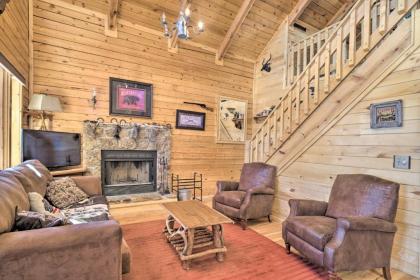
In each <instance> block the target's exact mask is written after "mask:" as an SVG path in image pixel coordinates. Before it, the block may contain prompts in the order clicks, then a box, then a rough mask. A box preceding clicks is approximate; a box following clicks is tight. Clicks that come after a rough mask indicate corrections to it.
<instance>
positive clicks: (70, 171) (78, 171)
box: [51, 166, 86, 177]
mask: <svg viewBox="0 0 420 280" xmlns="http://www.w3.org/2000/svg"><path fill="white" fill-rule="evenodd" d="M85 172H86V167H84V166H74V167H69V168H65V169H55V170H53V171H51V175H52V176H53V177H64V176H70V175H73V176H74V175H84V173H85Z"/></svg>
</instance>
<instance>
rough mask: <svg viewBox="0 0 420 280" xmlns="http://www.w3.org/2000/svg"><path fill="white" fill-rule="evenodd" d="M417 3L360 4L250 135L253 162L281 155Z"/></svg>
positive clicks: (376, 0)
mask: <svg viewBox="0 0 420 280" xmlns="http://www.w3.org/2000/svg"><path fill="white" fill-rule="evenodd" d="M395 1H398V2H395ZM417 2H418V0H359V1H358V2H357V3H356V4H355V5H354V6H353V8H352V9H351V10H350V11H349V13H348V14H347V15H346V16H345V17H344V19H343V20H342V21H341V22H340V23H339V24H338V26H337V28H336V29H335V31H334V32H333V33H332V34H331V35H330V37H329V38H328V39H327V40H326V41H325V44H324V45H323V46H322V47H321V48H320V49H319V51H318V52H317V53H316V54H315V55H314V56H313V58H312V60H311V61H310V62H309V63H308V65H306V67H305V68H304V69H303V70H302V72H301V73H300V74H299V75H297V77H296V80H295V81H294V82H293V84H292V86H291V87H290V90H289V91H288V92H287V93H286V94H285V95H284V97H283V98H282V99H281V101H280V102H279V103H278V104H277V105H276V107H275V108H274V110H273V111H272V112H271V113H270V115H269V116H268V117H267V118H266V120H265V121H264V122H263V124H262V125H261V127H260V128H259V129H258V131H257V132H256V133H255V134H254V135H253V136H252V138H251V140H250V141H249V143H248V145H247V149H248V150H247V151H246V152H247V153H248V160H249V162H255V161H263V162H266V161H267V160H269V159H270V158H271V156H272V155H273V154H274V153H276V152H279V153H283V152H282V151H281V147H282V146H283V144H284V143H285V142H286V141H287V139H288V138H289V137H290V136H291V135H292V134H293V132H294V131H295V130H296V129H297V128H298V127H299V126H300V125H301V124H302V123H303V122H304V121H305V120H306V119H307V118H308V117H309V116H310V114H311V113H312V112H313V111H315V110H316V108H317V107H318V106H319V104H320V103H321V102H322V101H323V100H324V99H325V98H327V97H328V95H329V94H330V93H332V92H333V91H334V89H335V88H336V87H337V86H338V85H339V83H341V82H342V81H343V80H344V79H345V78H346V77H347V75H348V74H349V73H350V72H351V71H352V70H353V69H354V68H355V67H356V66H357V65H358V64H359V63H361V62H362V61H363V60H364V58H365V57H366V56H367V55H368V53H369V52H370V51H372V50H373V49H374V48H375V47H376V46H377V45H378V44H379V42H380V41H381V40H382V39H383V38H384V37H385V35H386V34H387V33H389V32H390V31H392V30H393V29H394V27H395V26H396V25H397V24H398V22H399V21H400V20H401V19H403V18H404V17H405V16H407V15H408V14H409V13H410V12H411V10H412V9H413V8H414V6H415V5H416V4H417ZM392 3H394V4H392ZM395 3H396V4H395ZM378 5H379V6H378ZM376 11H379V14H378V15H377V14H376ZM372 15H374V17H375V19H372ZM378 66H379V65H378Z"/></svg>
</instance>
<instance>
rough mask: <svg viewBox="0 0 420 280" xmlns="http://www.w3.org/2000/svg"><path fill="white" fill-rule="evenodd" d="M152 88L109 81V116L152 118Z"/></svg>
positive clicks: (129, 82)
mask: <svg viewBox="0 0 420 280" xmlns="http://www.w3.org/2000/svg"><path fill="white" fill-rule="evenodd" d="M152 98H153V86H152V85H151V84H146V83H140V82H135V81H128V80H122V79H117V78H110V79H109V114H110V115H125V116H135V117H145V118H151V117H152Z"/></svg>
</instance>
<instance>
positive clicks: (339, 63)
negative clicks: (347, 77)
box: [335, 27, 343, 80]
mask: <svg viewBox="0 0 420 280" xmlns="http://www.w3.org/2000/svg"><path fill="white" fill-rule="evenodd" d="M335 40H336V43H337V51H336V54H337V59H336V61H335V63H336V72H335V79H336V80H341V72H342V71H341V69H342V61H343V49H342V46H343V36H342V28H341V27H340V28H339V29H338V30H337V35H336V37H335Z"/></svg>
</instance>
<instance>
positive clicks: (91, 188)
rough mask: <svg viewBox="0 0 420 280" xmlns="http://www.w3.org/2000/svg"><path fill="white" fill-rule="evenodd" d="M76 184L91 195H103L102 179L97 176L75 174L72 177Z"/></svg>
mask: <svg viewBox="0 0 420 280" xmlns="http://www.w3.org/2000/svg"><path fill="white" fill-rule="evenodd" d="M71 178H72V179H73V181H74V182H75V183H76V185H77V186H78V187H79V188H81V189H82V190H83V191H84V192H85V193H87V194H88V195H89V196H93V195H101V194H102V186H101V179H100V178H99V177H97V176H73V177H71Z"/></svg>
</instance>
